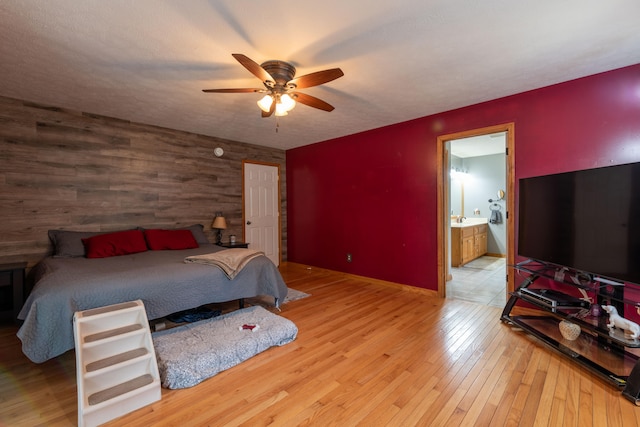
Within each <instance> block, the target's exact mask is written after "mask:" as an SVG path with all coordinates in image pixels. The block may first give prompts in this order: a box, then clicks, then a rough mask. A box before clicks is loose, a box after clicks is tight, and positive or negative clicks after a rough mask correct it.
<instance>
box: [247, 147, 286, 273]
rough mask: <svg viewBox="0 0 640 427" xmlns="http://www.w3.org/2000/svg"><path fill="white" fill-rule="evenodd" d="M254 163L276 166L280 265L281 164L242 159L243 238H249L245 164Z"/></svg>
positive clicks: (280, 261) (279, 257)
mask: <svg viewBox="0 0 640 427" xmlns="http://www.w3.org/2000/svg"><path fill="white" fill-rule="evenodd" d="M246 164H254V165H262V166H270V167H275V168H276V169H277V175H278V201H277V210H278V216H277V218H278V236H277V239H278V265H280V264H281V263H282V186H281V182H280V181H281V176H280V165H279V164H278V163H269V162H260V161H255V160H243V161H242V240H243V241H244V242H246V241H247V240H246V238H247V218H246V202H247V200H246V195H245V165H246Z"/></svg>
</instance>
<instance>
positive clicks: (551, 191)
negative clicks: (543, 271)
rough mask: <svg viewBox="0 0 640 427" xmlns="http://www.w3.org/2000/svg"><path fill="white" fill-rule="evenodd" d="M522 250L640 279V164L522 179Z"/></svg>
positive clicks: (632, 280) (616, 277)
mask: <svg viewBox="0 0 640 427" xmlns="http://www.w3.org/2000/svg"><path fill="white" fill-rule="evenodd" d="M518 255H520V256H522V257H525V258H530V259H533V260H536V261H539V262H543V263H550V264H555V265H558V266H565V267H570V268H573V269H575V270H578V271H582V272H586V273H590V274H593V275H595V276H600V277H603V278H608V279H612V280H615V281H618V282H630V283H635V284H640V163H631V164H624V165H616V166H608V167H603V168H596V169H588V170H580V171H575V172H566V173H559V174H553V175H545V176H537V177H531V178H523V179H520V181H519V203H518Z"/></svg>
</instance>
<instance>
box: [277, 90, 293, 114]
mask: <svg viewBox="0 0 640 427" xmlns="http://www.w3.org/2000/svg"><path fill="white" fill-rule="evenodd" d="M280 104H281V105H282V108H284V109H285V111H287V112H288V111H291V110H293V108H294V107H295V106H296V101H294V100H293V98H292V97H291V96H289V94H287V93H285V94H284V95H282V96H281V97H280ZM276 108H277V106H276Z"/></svg>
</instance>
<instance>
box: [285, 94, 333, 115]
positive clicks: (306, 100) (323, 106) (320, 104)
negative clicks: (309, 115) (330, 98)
mask: <svg viewBox="0 0 640 427" xmlns="http://www.w3.org/2000/svg"><path fill="white" fill-rule="evenodd" d="M292 95H293V99H295V100H296V101H298V102H299V103H301V104H304V105H308V106H309V107H313V108H318V109H320V110H324V111H333V110H334V107H333V105H331V104H328V103H326V102H324V101H323V100H322V99H318V98H316V97H315V96H311V95H306V94H304V93H300V92H294V93H293V94H292Z"/></svg>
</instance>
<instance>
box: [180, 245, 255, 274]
mask: <svg viewBox="0 0 640 427" xmlns="http://www.w3.org/2000/svg"><path fill="white" fill-rule="evenodd" d="M262 255H264V252H261V251H256V250H254V249H244V248H234V249H225V250H223V251H219V252H213V253H210V254H204V255H193V256H188V257H186V258H185V259H184V262H185V263H190V262H191V263H196V264H205V265H214V266H216V267H219V268H220V269H221V270H222V271H224V274H226V275H227V277H228V278H229V279H233V278H234V277H236V275H237V274H238V273H239V272H240V271H241V270H242V268H243V267H244V266H245V265H247V263H248V262H249V261H251V260H252V259H254V258H256V257H259V256H262Z"/></svg>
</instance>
